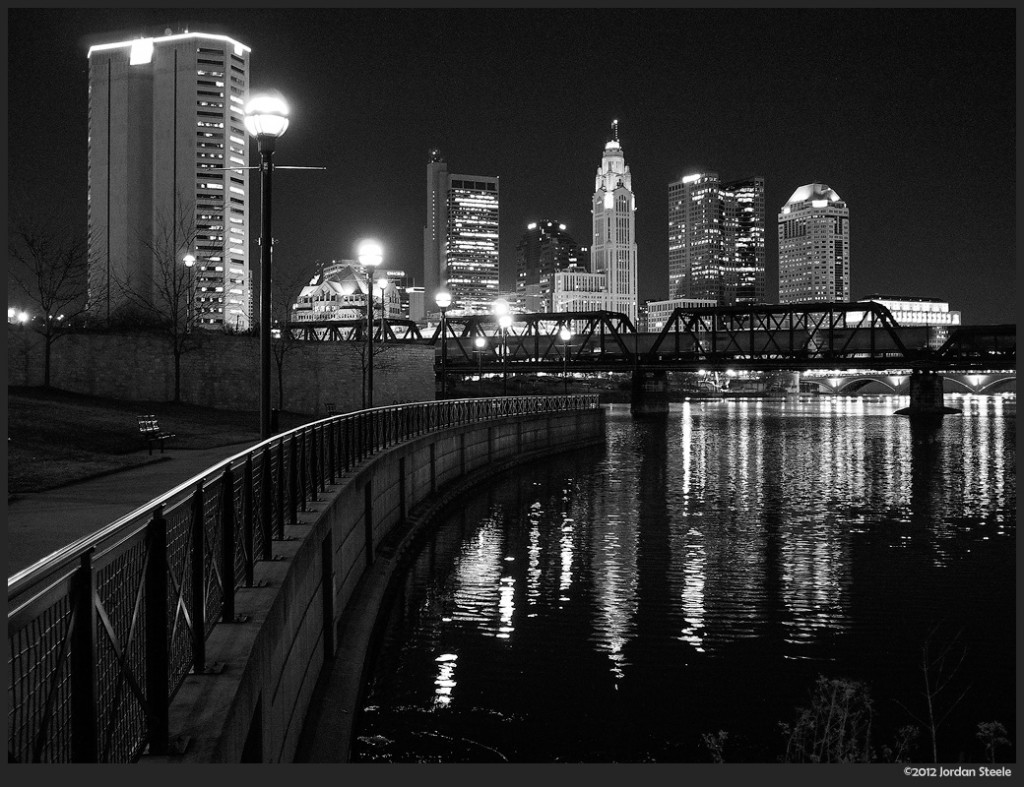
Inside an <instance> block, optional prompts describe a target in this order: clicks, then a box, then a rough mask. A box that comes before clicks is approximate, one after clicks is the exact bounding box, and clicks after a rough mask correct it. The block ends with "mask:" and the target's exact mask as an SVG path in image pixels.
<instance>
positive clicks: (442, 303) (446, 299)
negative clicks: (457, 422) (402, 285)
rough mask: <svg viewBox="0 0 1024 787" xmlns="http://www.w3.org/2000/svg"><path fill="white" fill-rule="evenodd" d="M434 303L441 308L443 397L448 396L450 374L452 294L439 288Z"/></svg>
mask: <svg viewBox="0 0 1024 787" xmlns="http://www.w3.org/2000/svg"><path fill="white" fill-rule="evenodd" d="M434 303H436V304H437V308H439V309H440V310H441V398H442V399H446V398H447V397H448V375H447V373H446V370H445V367H446V366H447V363H448V317H447V314H448V307H449V306H451V305H452V295H451V293H450V292H448V291H446V290H438V291H437V295H435V296H434Z"/></svg>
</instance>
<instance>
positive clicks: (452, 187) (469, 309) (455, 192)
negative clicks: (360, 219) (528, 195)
mask: <svg viewBox="0 0 1024 787" xmlns="http://www.w3.org/2000/svg"><path fill="white" fill-rule="evenodd" d="M498 203H499V200H498V178H497V177H489V176H485V175H455V174H452V173H450V172H448V168H447V165H446V163H445V161H444V159H443V158H441V154H440V152H439V151H437V150H432V151H431V152H430V160H429V162H428V164H427V226H426V227H425V228H424V230H423V281H424V288H425V290H426V300H427V304H426V308H427V311H428V312H432V313H437V306H435V305H434V304H433V298H434V294H435V293H436V292H437V290H438V289H439V288H442V287H444V288H446V289H447V290H448V291H449V292H450V293H451V296H452V305H451V312H450V313H464V314H479V313H488V312H490V310H491V304H492V302H493V301H494V299H495V298H497V297H498Z"/></svg>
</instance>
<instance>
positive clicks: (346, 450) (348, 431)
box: [341, 418, 352, 473]
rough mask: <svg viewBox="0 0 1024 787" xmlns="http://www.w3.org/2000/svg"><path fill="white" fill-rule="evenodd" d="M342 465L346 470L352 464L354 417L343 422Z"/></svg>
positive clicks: (346, 470) (345, 470)
mask: <svg viewBox="0 0 1024 787" xmlns="http://www.w3.org/2000/svg"><path fill="white" fill-rule="evenodd" d="M341 466H342V469H343V470H344V472H346V473H347V472H348V469H349V468H350V467H351V466H352V419H351V418H346V419H345V421H344V422H343V423H342V424H341Z"/></svg>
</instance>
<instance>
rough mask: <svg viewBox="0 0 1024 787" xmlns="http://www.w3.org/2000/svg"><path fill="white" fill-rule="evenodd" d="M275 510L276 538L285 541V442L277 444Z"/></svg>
mask: <svg viewBox="0 0 1024 787" xmlns="http://www.w3.org/2000/svg"><path fill="white" fill-rule="evenodd" d="M274 509H275V510H276V511H277V528H276V532H275V538H277V539H278V540H284V440H282V441H281V442H279V443H278V444H277V483H276V484H274Z"/></svg>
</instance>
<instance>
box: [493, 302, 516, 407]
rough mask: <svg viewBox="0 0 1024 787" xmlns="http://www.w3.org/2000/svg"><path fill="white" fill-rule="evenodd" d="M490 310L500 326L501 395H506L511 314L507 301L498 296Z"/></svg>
mask: <svg viewBox="0 0 1024 787" xmlns="http://www.w3.org/2000/svg"><path fill="white" fill-rule="evenodd" d="M491 311H492V312H493V313H494V316H495V317H497V318H498V327H499V328H501V395H502V396H507V395H508V343H507V341H506V337H507V335H508V329H509V326H510V325H512V316H511V315H510V314H509V312H510V311H511V309H510V308H509V305H508V301H506V300H505V299H504V298H498V299H496V300H495V301H494V303H492V304H491Z"/></svg>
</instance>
